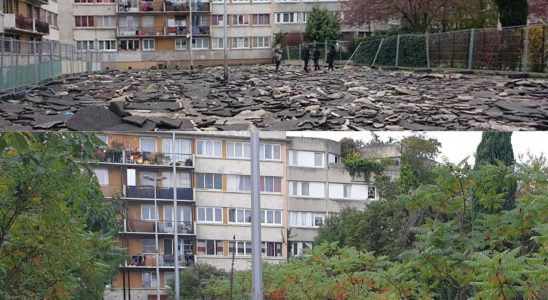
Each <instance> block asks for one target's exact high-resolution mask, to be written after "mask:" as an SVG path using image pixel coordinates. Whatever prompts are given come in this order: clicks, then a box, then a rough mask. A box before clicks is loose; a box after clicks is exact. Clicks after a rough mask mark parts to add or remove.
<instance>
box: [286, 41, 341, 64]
mask: <svg viewBox="0 0 548 300" xmlns="http://www.w3.org/2000/svg"><path fill="white" fill-rule="evenodd" d="M351 44H352V42H350V41H325V42H323V43H317V44H316V43H310V44H308V45H309V46H310V52H311V53H312V51H313V50H314V48H315V47H316V45H318V46H319V48H320V52H321V55H320V57H321V58H322V59H323V60H324V61H325V60H327V50H328V49H329V47H331V46H335V47H336V49H337V52H336V56H335V60H343V61H347V60H349V59H350V56H351V55H352V52H350V51H349V50H350V46H351ZM304 46H305V44H300V45H298V46H285V47H284V48H283V54H282V57H283V59H284V60H301V59H302V50H303V47H304Z"/></svg>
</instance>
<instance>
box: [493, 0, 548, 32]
mask: <svg viewBox="0 0 548 300" xmlns="http://www.w3.org/2000/svg"><path fill="white" fill-rule="evenodd" d="M495 3H496V4H497V7H498V11H499V20H500V23H501V25H502V27H508V26H521V25H527V17H528V15H529V3H527V0H495ZM545 5H546V3H545Z"/></svg>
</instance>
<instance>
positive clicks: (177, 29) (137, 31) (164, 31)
mask: <svg viewBox="0 0 548 300" xmlns="http://www.w3.org/2000/svg"><path fill="white" fill-rule="evenodd" d="M187 33H188V30H187V27H186V26H161V27H127V26H121V27H118V36H169V35H178V36H185V35H186V34H187Z"/></svg>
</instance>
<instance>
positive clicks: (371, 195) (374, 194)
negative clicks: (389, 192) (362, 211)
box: [367, 186, 377, 199]
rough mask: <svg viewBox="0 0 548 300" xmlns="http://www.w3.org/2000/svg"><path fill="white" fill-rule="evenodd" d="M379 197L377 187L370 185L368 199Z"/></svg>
mask: <svg viewBox="0 0 548 300" xmlns="http://www.w3.org/2000/svg"><path fill="white" fill-rule="evenodd" d="M376 198H377V189H376V188H375V187H374V186H370V187H369V188H368V189H367V199H376Z"/></svg>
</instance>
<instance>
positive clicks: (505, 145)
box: [475, 132, 517, 210]
mask: <svg viewBox="0 0 548 300" xmlns="http://www.w3.org/2000/svg"><path fill="white" fill-rule="evenodd" d="M498 163H502V164H504V165H505V166H507V167H509V166H512V165H513V164H514V163H515V160H514V150H513V148H512V132H484V133H483V135H482V138H481V142H480V144H479V145H478V148H477V150H476V164H475V167H476V168H477V167H479V166H481V165H485V164H491V165H493V164H498ZM516 185H517V183H516V182H515V181H514V180H509V181H508V180H501V181H500V182H499V184H498V185H497V192H498V193H504V194H505V199H506V200H505V201H504V203H503V204H502V208H503V209H507V210H508V209H512V208H514V201H515V192H516Z"/></svg>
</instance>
